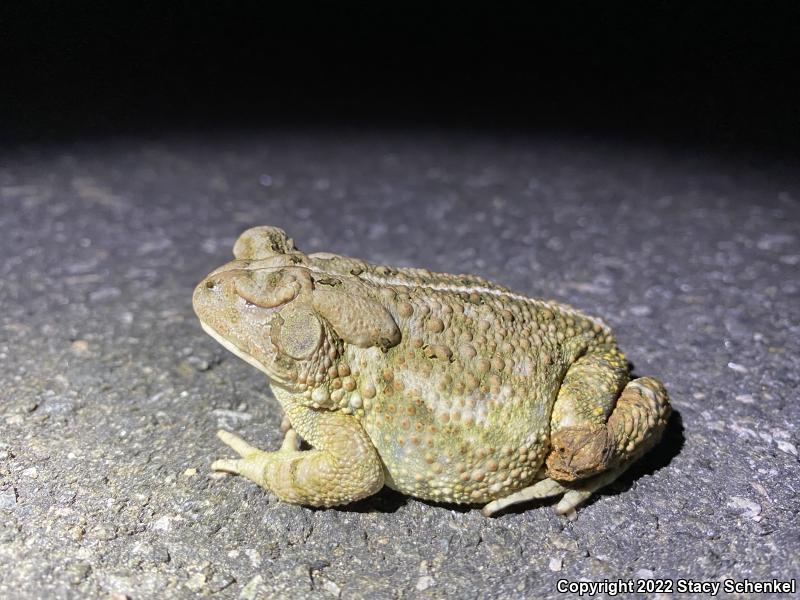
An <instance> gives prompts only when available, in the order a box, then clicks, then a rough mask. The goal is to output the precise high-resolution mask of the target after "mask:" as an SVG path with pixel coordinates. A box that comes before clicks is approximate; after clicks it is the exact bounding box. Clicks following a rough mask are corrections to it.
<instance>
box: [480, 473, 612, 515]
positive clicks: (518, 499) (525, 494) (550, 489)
mask: <svg viewBox="0 0 800 600" xmlns="http://www.w3.org/2000/svg"><path fill="white" fill-rule="evenodd" d="M624 471H625V469H622V468H620V469H612V470H611V471H606V472H605V473H600V474H599V475H596V476H595V477H592V478H590V479H586V480H584V481H580V482H576V483H574V484H564V483H560V482H558V481H556V480H555V479H550V478H547V479H542V480H541V481H537V482H536V483H534V484H533V485H532V486H529V487H526V488H524V489H522V490H520V491H518V492H515V493H513V494H511V495H509V496H506V497H505V498H499V499H497V500H493V501H492V502H489V504H487V505H486V506H484V507H483V514H484V516H487V517H491V516H494V515H495V514H497V513H499V512H501V511H503V510H505V509H507V508H508V507H509V506H514V505H516V504H523V503H525V502H530V501H531V500H542V499H545V498H553V497H555V496H561V500H560V501H559V502H558V504H556V507H555V511H556V513H557V514H559V515H565V514H567V513H568V512H570V511H572V510H574V509H576V508H578V507H579V506H580V505H581V504H583V503H584V502H586V501H587V500H588V499H589V498H590V497H591V496H592V494H593V493H594V492H596V491H597V490H599V489H600V488H603V487H605V486H607V485H608V484H609V483H611V482H612V481H614V480H615V479H616V478H617V477H619V476H620V475H621V474H622V473H623V472H624Z"/></svg>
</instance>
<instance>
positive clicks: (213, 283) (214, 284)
mask: <svg viewBox="0 0 800 600" xmlns="http://www.w3.org/2000/svg"><path fill="white" fill-rule="evenodd" d="M206 287H207V288H208V289H210V290H213V289H214V288H215V287H217V282H216V281H212V280H211V279H209V280H207V281H206Z"/></svg>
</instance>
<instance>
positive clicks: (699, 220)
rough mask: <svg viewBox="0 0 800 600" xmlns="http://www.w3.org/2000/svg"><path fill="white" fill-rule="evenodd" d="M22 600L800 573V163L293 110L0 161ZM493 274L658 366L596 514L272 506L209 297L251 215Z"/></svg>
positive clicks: (258, 393) (4, 317)
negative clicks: (623, 462) (661, 386)
mask: <svg viewBox="0 0 800 600" xmlns="http://www.w3.org/2000/svg"><path fill="white" fill-rule="evenodd" d="M0 199H1V201H2V204H0V206H2V211H1V212H0V258H2V262H0V275H2V283H0V365H2V374H0V597H3V598H9V599H15V598H106V599H110V598H122V597H124V596H127V597H130V598H131V599H136V600H138V599H145V598H193V597H198V596H201V597H213V598H217V597H218V598H251V599H252V598H300V597H311V598H337V597H341V598H378V599H380V598H387V599H388V598H459V599H462V598H463V599H470V598H542V597H557V596H558V593H557V592H556V582H557V580H559V579H562V578H563V579H569V580H573V581H576V580H580V579H581V578H583V579H586V580H591V581H600V580H603V579H604V578H608V579H614V580H615V579H617V578H622V579H628V578H647V577H657V578H673V579H674V578H681V577H683V578H693V579H696V580H719V579H724V578H734V579H744V578H745V577H747V578H751V579H759V580H761V579H764V580H768V579H771V578H773V577H777V578H779V579H789V578H792V577H794V578H798V577H799V576H800V559H798V556H800V494H799V493H798V492H799V491H800V490H799V488H800V470H799V469H798V449H800V430H799V429H798V423H800V404H799V403H798V386H800V347H799V342H798V340H800V325H799V324H800V277H799V276H798V272H800V229H799V228H798V223H799V222H800V176H798V171H797V170H796V169H795V168H794V165H793V164H791V163H790V162H789V161H785V160H784V161H777V160H776V161H773V160H770V159H769V158H761V159H759V160H757V161H753V160H750V161H748V160H744V159H741V158H735V157H731V156H722V155H715V154H710V153H703V152H700V151H696V152H689V151H679V150H678V149H672V150H668V149H658V148H655V147H648V146H636V145H631V144H629V145H625V144H621V143H610V142H601V141H586V140H579V139H557V138H522V137H516V138H506V139H503V138H491V137H487V136H483V137H481V136H470V135H466V134H449V133H447V134H445V133H439V134H435V133H425V134H419V135H416V134H412V133H400V132H389V133H385V134H379V133H378V132H373V133H364V134H361V133H355V132H353V131H346V132H336V131H324V132H315V131H302V132H292V131H286V130H284V131H280V132H262V133H259V134H250V135H248V136H243V135H238V134H233V133H230V134H219V135H213V136H212V135H208V136H200V135H195V136H193V137H192V136H184V137H177V136H176V137H165V138H163V139H159V140H154V141H148V140H145V139H108V140H104V141H103V140H98V141H96V142H91V143H90V142H86V143H81V144H66V143H62V144H58V145H55V144H53V145H48V146H45V145H38V146H36V145H28V146H20V147H16V148H13V149H12V148H6V149H5V150H4V151H3V153H2V156H0ZM261 224H271V225H279V226H281V227H283V228H285V229H286V230H287V232H288V233H289V234H290V235H292V236H293V237H294V238H295V239H296V240H297V242H298V245H299V246H300V247H301V248H303V249H304V250H307V251H319V250H328V251H333V252H337V253H340V254H350V255H354V256H358V257H362V258H366V259H369V260H371V261H373V262H378V263H386V264H395V265H408V266H412V265H413V266H424V267H428V268H430V269H433V270H441V271H449V272H470V273H476V274H479V275H483V276H485V277H488V278H490V279H493V280H496V281H498V282H500V283H502V284H505V285H508V286H510V287H512V288H514V289H518V290H520V291H523V292H526V293H530V294H534V295H538V296H543V297H550V298H555V299H558V300H560V301H565V302H568V303H571V304H573V305H575V306H577V307H579V308H581V309H584V310H586V311H588V312H589V313H591V314H595V315H598V316H601V317H603V318H604V319H605V320H606V321H607V322H608V323H609V324H610V325H611V326H612V327H613V328H614V329H615V331H616V333H617V337H618V339H619V342H620V344H621V346H622V348H623V349H624V350H625V352H626V355H627V356H628V358H629V359H630V360H632V361H633V362H634V365H635V372H636V374H638V375H652V376H655V377H658V378H660V379H662V380H663V381H664V383H665V384H666V386H667V388H668V390H669V391H670V394H671V397H672V402H673V406H674V408H675V409H676V414H675V415H674V418H673V419H672V421H671V423H670V427H669V429H668V432H667V435H666V437H665V439H664V441H663V443H662V444H661V445H660V446H658V448H657V449H656V450H654V451H653V452H651V453H650V455H648V456H647V457H646V459H644V460H643V461H641V463H640V464H639V465H637V466H636V467H635V468H634V469H632V470H631V471H630V472H629V473H627V474H626V475H625V476H624V477H623V478H622V479H621V480H620V481H619V482H617V483H616V484H614V485H612V486H611V487H610V488H608V489H606V490H605V492H604V493H602V494H601V495H599V496H598V497H597V498H596V499H595V500H594V501H592V502H591V503H590V504H588V505H587V506H585V507H583V508H582V509H581V510H579V512H578V515H577V519H576V520H569V519H566V518H563V517H558V516H556V515H555V514H554V513H553V511H552V508H551V507H550V506H549V505H546V504H544V505H542V504H540V505H533V506H529V507H526V510H522V509H520V510H519V511H517V512H512V513H510V514H506V515H504V516H502V517H500V518H496V519H486V518H484V517H482V516H481V514H480V512H479V511H478V510H474V509H467V508H462V507H454V506H439V505H432V504H430V503H425V502H420V501H417V500H413V499H409V498H406V497H403V496H401V495H399V494H396V493H393V492H391V491H389V490H384V491H383V492H381V493H380V494H378V495H377V496H375V497H373V498H370V499H368V500H365V501H362V502H360V503H358V504H357V505H354V506H351V507H347V508H344V509H338V510H311V509H308V508H303V507H298V506H291V505H288V504H283V503H279V502H277V501H276V500H275V498H274V497H272V496H270V495H269V494H268V493H265V492H264V491H263V490H261V489H259V488H257V487H256V486H254V485H253V484H251V483H249V482H248V481H246V480H245V479H243V478H233V477H228V476H224V475H215V474H212V473H211V472H210V471H209V465H210V463H211V461H212V460H213V459H215V458H219V457H223V456H228V455H229V454H230V451H229V450H228V449H227V448H225V447H223V445H222V444H221V443H220V442H219V441H218V440H217V439H216V437H215V435H214V434H215V431H216V430H217V429H218V428H220V427H224V428H228V429H231V430H233V431H236V432H239V433H240V434H241V435H243V436H244V437H245V438H246V439H248V440H250V441H252V442H254V443H257V444H259V445H260V446H262V447H264V448H276V447H277V445H278V444H279V440H280V437H281V436H280V432H279V423H280V420H281V415H280V412H279V409H278V406H277V404H276V402H275V400H274V399H273V398H272V397H271V395H270V394H269V392H268V390H267V387H266V386H265V382H264V380H263V376H262V375H260V374H259V373H258V372H257V371H256V370H255V369H253V368H252V367H250V366H248V365H247V364H245V363H244V362H243V361H241V360H239V359H236V358H235V357H234V356H232V355H230V354H228V353H227V352H226V351H225V350H224V349H223V348H222V347H221V346H219V345H218V344H217V343H216V342H214V341H213V340H212V339H211V338H209V337H208V336H207V335H205V334H204V333H203V332H202V330H201V329H200V326H199V323H198V321H197V319H196V318H195V316H194V314H193V312H192V308H191V292H192V288H193V286H194V285H195V283H196V282H197V281H199V280H200V278H201V277H202V276H204V275H205V274H206V273H207V272H209V271H210V270H211V269H212V268H214V267H216V266H218V265H220V264H221V263H223V262H225V261H227V260H228V259H229V258H230V256H231V247H232V245H233V242H234V240H235V238H236V236H237V234H238V233H239V232H241V231H242V230H244V229H245V228H247V227H250V226H253V225H261Z"/></svg>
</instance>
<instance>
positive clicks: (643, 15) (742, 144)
mask: <svg viewBox="0 0 800 600" xmlns="http://www.w3.org/2000/svg"><path fill="white" fill-rule="evenodd" d="M287 4H291V6H292V7H291V8H289V7H288V6H287ZM558 4H559V8H558V10H554V9H553V8H532V7H531V6H529V5H528V3H518V4H517V3H509V4H507V5H506V3H502V4H499V3H488V2H486V3H455V2H453V3H444V4H439V5H438V6H437V7H436V8H433V7H431V6H428V5H427V4H425V3H408V4H402V5H400V4H396V3H391V4H390V3H373V4H372V5H370V4H368V3H363V4H361V3H359V4H355V5H352V6H348V5H346V4H344V3H340V2H320V3H303V4H299V5H298V4H297V3H281V4H280V5H276V4H273V3H268V2H253V3H245V2H240V3H230V4H228V3H212V2H172V3H168V2H165V3H162V2H141V3H130V4H125V3H115V2H111V3H108V4H106V5H104V6H98V5H96V4H95V3H82V4H81V3H63V2H36V3H11V4H10V5H9V3H5V4H4V7H3V8H2V9H0V39H1V40H2V41H0V57H2V58H1V59H0V60H1V61H2V75H1V76H0V79H1V80H2V81H1V84H2V94H0V98H1V99H2V107H0V108H2V117H0V119H2V121H0V126H2V128H3V131H4V133H5V135H6V136H13V138H15V139H37V138H38V139H41V138H42V137H53V136H55V137H66V138H71V137H74V136H79V137H81V138H85V137H91V136H96V135H102V134H108V133H128V132H142V133H148V132H149V133H153V132H156V133H162V132H163V131H164V130H165V128H167V129H169V130H209V129H221V128H228V127H242V128H255V127H270V128H274V127H276V126H293V127H294V126H298V125H300V126H306V125H309V126H315V125H324V126H329V125H346V126H354V127H364V126H380V127H387V126H398V127H408V126H413V127H420V126H422V127H436V128H449V127H455V128H460V129H469V130H475V129H478V130H487V129H488V130H498V131H499V130H503V131H519V132H533V133H536V132H548V133H550V132H553V131H556V132H559V133H568V134H577V135H591V136H600V137H613V138H636V139H640V138H646V139H652V140H656V141H658V142H673V143H674V142H677V143H692V144H695V143H696V144H702V145H713V146H715V147H724V148H726V149H740V150H741V149H743V150H744V151H746V152H751V151H753V152H757V153H761V152H764V151H767V150H770V151H771V150H779V151H781V152H786V151H791V152H795V151H796V150H797V149H798V147H800V145H799V144H798V139H800V135H798V134H799V133H800V108H799V107H800V103H798V95H797V89H798V87H800V86H798V78H799V77H800V76H799V75H798V72H799V69H798V57H800V53H799V52H798V38H800V36H799V35H798V33H799V32H800V8H798V6H797V5H796V4H795V3H791V2H785V3H780V2H775V3H769V4H768V5H760V4H757V3H734V2H705V3H666V2H648V3H633V2H631V3H622V2H602V3H589V2H586V3H581V2H567V3H558Z"/></svg>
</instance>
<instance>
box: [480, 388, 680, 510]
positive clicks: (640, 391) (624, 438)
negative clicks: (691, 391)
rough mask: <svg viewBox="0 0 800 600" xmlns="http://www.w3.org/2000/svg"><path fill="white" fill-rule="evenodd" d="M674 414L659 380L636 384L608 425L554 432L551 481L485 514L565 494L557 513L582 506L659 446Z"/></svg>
mask: <svg viewBox="0 0 800 600" xmlns="http://www.w3.org/2000/svg"><path fill="white" fill-rule="evenodd" d="M669 413H670V406H669V400H668V398H667V392H666V390H665V389H664V386H663V385H661V383H660V382H659V381H657V380H655V379H652V378H650V377H642V378H640V379H635V380H633V381H631V382H630V383H629V384H628V385H626V386H625V389H624V390H623V391H622V394H621V395H620V397H619V400H617V403H616V406H615V407H614V410H613V411H612V412H611V416H610V417H609V419H608V421H607V422H606V423H596V422H583V423H581V424H576V425H570V426H566V427H562V428H561V429H558V430H556V431H555V432H553V434H552V435H551V444H552V450H551V452H550V454H549V455H548V457H547V466H546V469H545V472H544V475H545V476H546V478H545V479H542V480H541V481H538V482H537V483H535V484H534V485H532V486H530V487H527V488H525V489H522V490H520V491H518V492H515V493H513V494H511V495H509V496H506V497H504V498H499V499H498V500H495V501H493V502H490V503H489V504H487V505H486V506H485V507H484V509H483V514H485V515H486V516H490V515H493V514H495V513H497V512H499V511H501V510H504V509H505V508H508V507H509V506H512V505H514V504H520V503H523V502H528V501H530V500H534V499H542V498H550V497H554V496H562V498H561V501H560V502H559V503H558V504H557V505H556V512H557V513H559V514H565V513H567V512H569V511H570V510H572V509H574V508H577V507H578V506H579V505H581V504H582V503H583V502H585V501H586V500H587V499H588V498H589V497H591V495H592V494H593V493H594V492H595V491H597V490H599V489H600V488H603V487H605V486H606V485H608V484H609V483H611V482H613V481H614V480H616V479H617V477H619V476H620V475H621V474H622V473H624V472H625V470H626V469H627V468H628V467H629V466H630V465H631V464H632V463H633V462H635V461H636V460H637V459H638V458H639V457H640V456H641V455H642V454H644V453H645V452H647V451H648V450H649V449H650V448H652V447H653V446H654V445H655V444H656V443H657V442H658V440H659V439H660V438H661V434H662V433H663V431H664V427H665V426H666V423H667V419H668V417H669Z"/></svg>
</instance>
